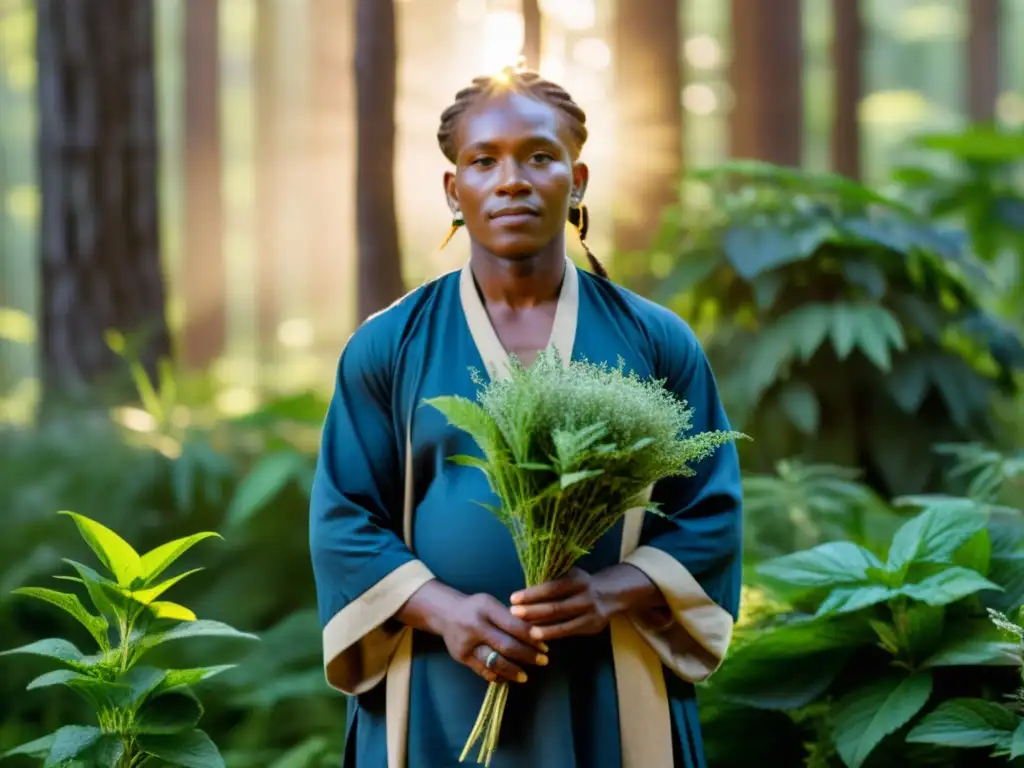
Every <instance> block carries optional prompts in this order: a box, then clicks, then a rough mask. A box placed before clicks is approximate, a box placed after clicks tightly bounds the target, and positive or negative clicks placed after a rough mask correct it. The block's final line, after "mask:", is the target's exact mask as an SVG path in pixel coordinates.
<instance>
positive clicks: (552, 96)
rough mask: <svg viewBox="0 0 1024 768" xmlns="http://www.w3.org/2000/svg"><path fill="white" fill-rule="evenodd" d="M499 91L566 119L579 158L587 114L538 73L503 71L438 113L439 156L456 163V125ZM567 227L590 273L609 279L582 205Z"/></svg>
mask: <svg viewBox="0 0 1024 768" xmlns="http://www.w3.org/2000/svg"><path fill="white" fill-rule="evenodd" d="M502 91H514V92H516V93H521V94H524V95H526V96H531V97H533V98H535V99H537V100H539V101H542V102H544V103H545V104H548V105H550V106H552V107H554V108H555V109H557V110H559V111H561V112H562V114H563V115H564V116H565V117H566V118H568V121H567V122H568V128H569V131H570V133H571V134H572V138H573V146H572V147H571V148H570V149H571V151H572V155H573V159H574V160H575V159H576V158H578V157H579V155H580V153H581V152H582V151H583V145H584V144H586V142H587V137H588V131H587V114H586V112H584V111H583V109H582V108H581V107H580V106H579V105H578V104H577V103H576V102H575V101H573V98H572V96H570V95H569V92H568V91H566V90H565V89H564V88H562V87H561V86H560V85H558V84H557V83H553V82H551V81H550V80H546V79H544V78H543V77H541V76H540V75H539V74H538V73H536V72H532V71H530V70H523V69H512V68H510V67H509V68H506V69H505V70H504V71H503V72H502V73H501V75H499V76H481V77H475V78H473V81H472V82H471V84H470V85H468V86H467V87H465V88H463V89H462V90H460V91H459V92H458V93H456V94H455V101H454V102H453V103H452V105H451V106H449V107H448V108H447V109H446V110H444V112H442V113H441V124H440V125H439V126H438V129H437V143H438V145H439V146H440V147H441V152H442V153H443V154H444V156H445V157H446V158H448V160H449V161H451V162H452V163H455V162H456V159H457V156H458V151H457V147H456V144H455V142H456V135H457V132H458V127H459V121H460V120H461V118H462V116H463V115H465V113H466V112H467V111H469V109H471V108H472V107H473V106H474V105H475V104H477V103H478V102H479V101H480V100H481V99H484V98H487V97H489V96H492V95H494V94H495V93H500V92H502ZM569 223H571V224H572V225H573V226H575V227H576V228H577V229H578V230H579V233H580V244H581V245H582V246H583V250H584V251H586V254H587V260H588V261H589V262H590V266H591V269H592V270H593V271H594V272H595V273H596V274H598V275H600V276H601V277H603V278H608V270H607V269H605V267H604V265H603V264H602V263H601V262H600V261H599V260H598V258H597V257H596V256H595V255H594V254H593V252H592V251H591V250H590V246H588V245H587V242H586V236H587V229H588V226H589V216H588V214H587V209H586V207H585V206H583V205H582V204H581V205H579V206H578V207H574V208H572V209H571V210H570V211H569Z"/></svg>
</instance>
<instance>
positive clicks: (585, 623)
mask: <svg viewBox="0 0 1024 768" xmlns="http://www.w3.org/2000/svg"><path fill="white" fill-rule="evenodd" d="M511 602H512V614H513V615H514V616H516V617H517V618H519V619H522V620H523V621H526V622H528V623H530V624H533V625H535V626H534V627H533V629H531V630H530V637H532V638H534V639H535V640H542V641H548V640H558V639H559V638H563V637H571V636H573V635H596V634H598V633H599V632H601V631H602V630H604V629H605V627H607V626H608V622H609V621H611V618H612V616H613V615H614V614H615V612H616V609H615V607H614V606H613V604H612V603H613V601H612V600H611V599H610V596H609V595H606V594H603V590H602V588H601V585H600V581H599V579H598V578H597V577H595V576H592V575H591V574H589V573H587V572H586V571H584V570H581V569H579V568H573V569H572V570H571V571H569V573H568V574H567V575H566V576H564V577H563V578H561V579H557V580H555V581H549V582H546V583H544V584H538V585H537V586H535V587H529V588H527V589H524V590H522V591H521V592H516V593H515V594H514V595H512V600H511Z"/></svg>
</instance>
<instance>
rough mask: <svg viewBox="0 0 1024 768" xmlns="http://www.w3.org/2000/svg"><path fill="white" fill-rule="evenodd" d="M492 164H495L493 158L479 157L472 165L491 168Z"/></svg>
mask: <svg viewBox="0 0 1024 768" xmlns="http://www.w3.org/2000/svg"><path fill="white" fill-rule="evenodd" d="M492 163H494V158H493V157H478V158H477V159H476V160H474V161H473V162H472V163H471V165H481V166H484V167H487V166H490V165H491V164H492Z"/></svg>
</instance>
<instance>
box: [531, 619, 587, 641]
mask: <svg viewBox="0 0 1024 768" xmlns="http://www.w3.org/2000/svg"><path fill="white" fill-rule="evenodd" d="M591 622H592V617H591V615H590V614H589V613H588V614H586V615H584V616H577V617H576V618H575V619H570V620H569V621H563V622H561V623H558V624H548V625H546V626H543V627H534V628H533V629H532V630H530V632H531V634H533V636H534V637H535V638H537V639H538V640H560V639H562V638H564V637H572V636H574V635H589V634H591V632H590V627H591Z"/></svg>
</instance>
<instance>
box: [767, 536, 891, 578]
mask: <svg viewBox="0 0 1024 768" xmlns="http://www.w3.org/2000/svg"><path fill="white" fill-rule="evenodd" d="M878 567H881V562H880V561H879V560H878V558H877V557H875V556H874V555H873V554H872V553H871V552H869V551H868V550H866V549H864V548H863V547H859V546H857V545H856V544H854V543H852V542H849V541H833V542H828V543H825V544H820V545H819V546H817V547H814V548H813V549H808V550H805V551H803V552H795V553H793V554H791V555H784V556H782V557H779V558H776V559H774V560H769V561H768V562H766V563H762V564H761V565H760V566H758V568H757V570H758V572H759V573H760V574H761V575H762V576H765V577H767V578H770V579H776V580H778V581H780V582H783V583H787V584H793V585H797V586H801V587H814V588H817V587H837V586H842V585H853V584H858V583H860V582H863V581H866V580H867V569H868V568H878Z"/></svg>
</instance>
